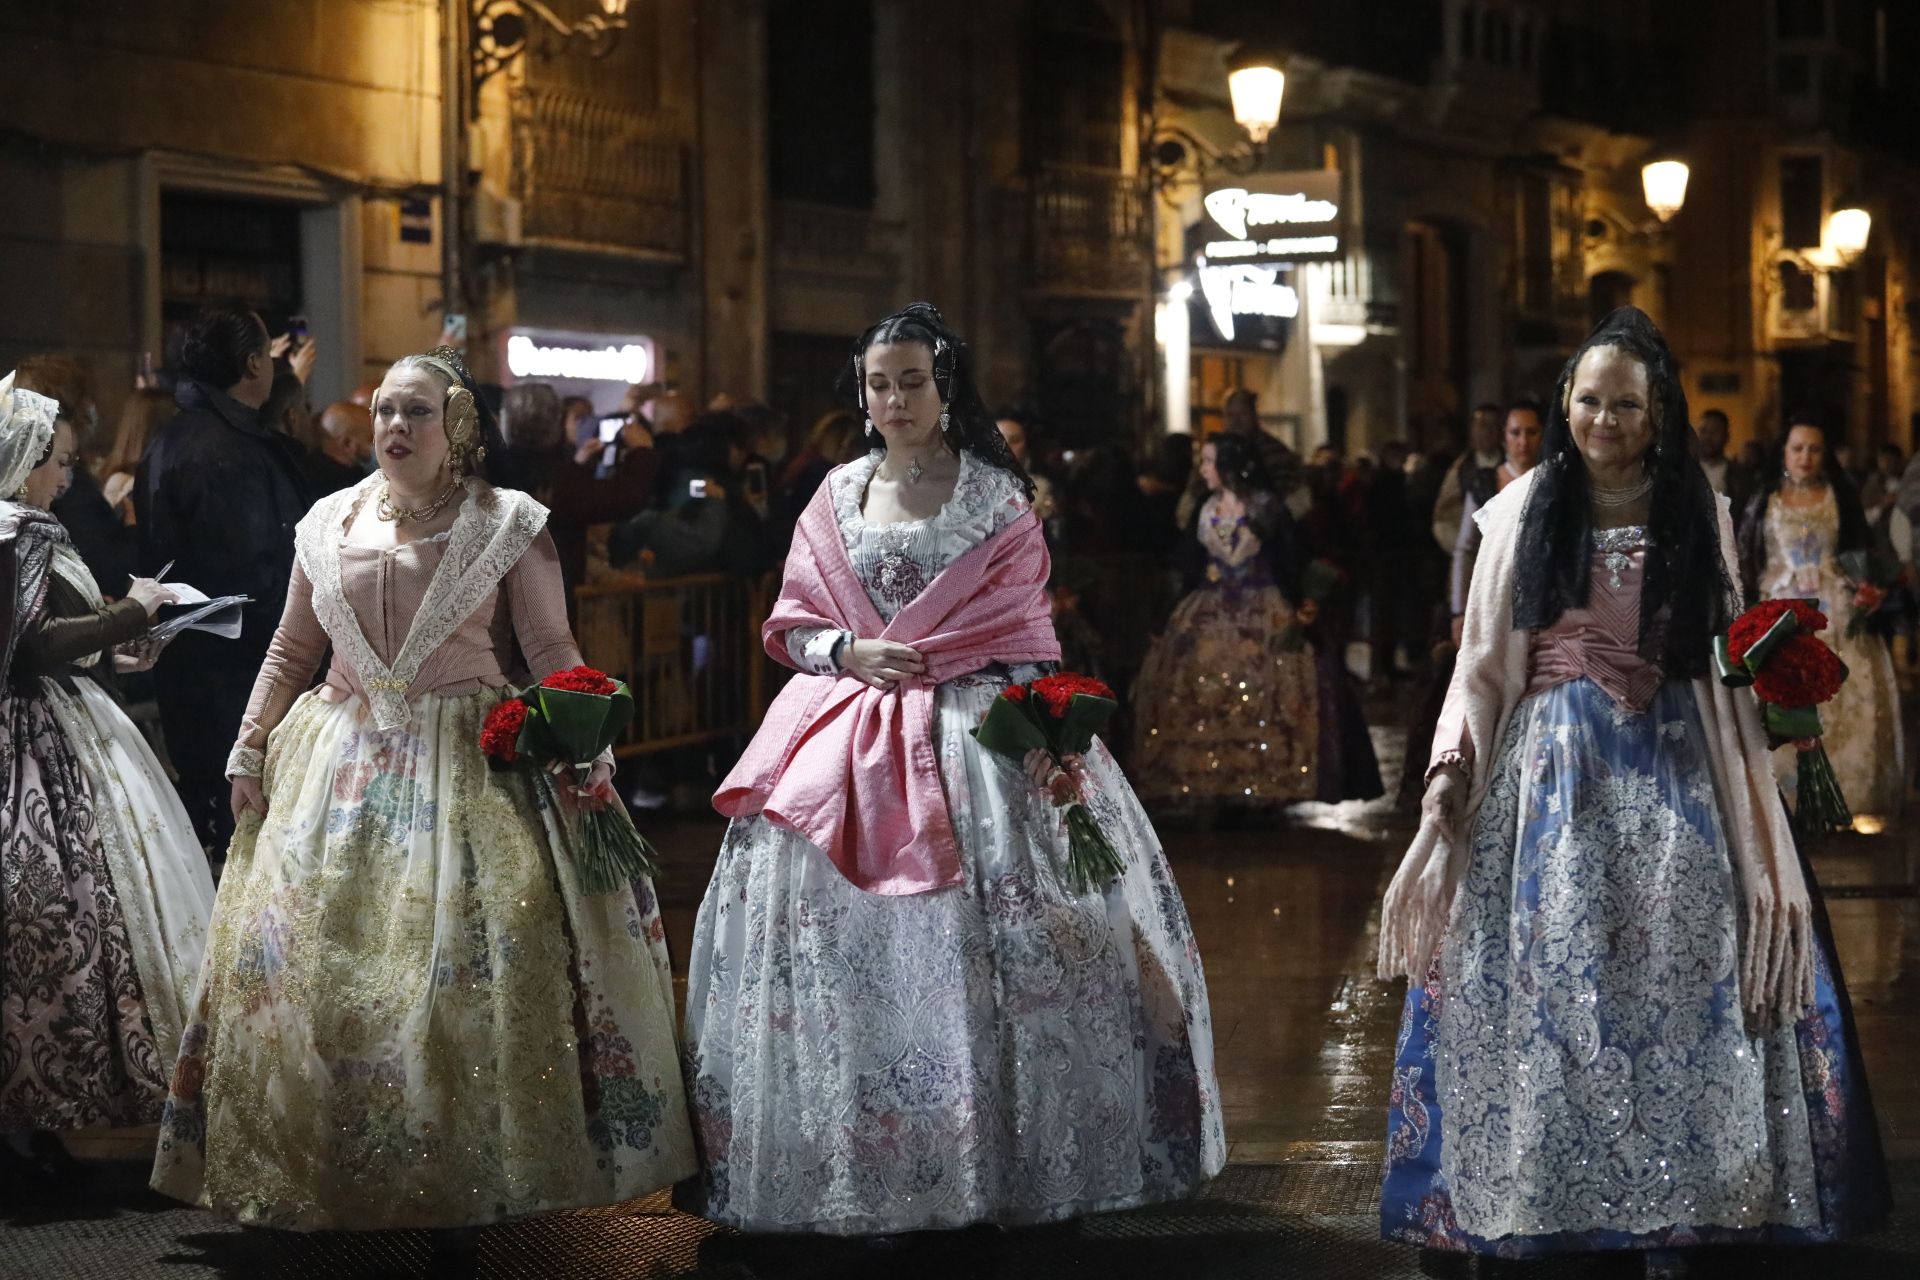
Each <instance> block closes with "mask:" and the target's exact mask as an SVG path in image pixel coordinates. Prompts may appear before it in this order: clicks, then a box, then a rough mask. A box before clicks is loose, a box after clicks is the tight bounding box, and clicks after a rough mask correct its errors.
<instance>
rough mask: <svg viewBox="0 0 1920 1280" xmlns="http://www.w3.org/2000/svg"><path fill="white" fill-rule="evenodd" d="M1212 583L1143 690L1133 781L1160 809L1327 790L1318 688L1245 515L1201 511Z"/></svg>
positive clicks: (1143, 671)
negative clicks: (1291, 640)
mask: <svg viewBox="0 0 1920 1280" xmlns="http://www.w3.org/2000/svg"><path fill="white" fill-rule="evenodd" d="M1198 532H1199V538H1200V545H1201V547H1202V548H1203V549H1204V550H1205V552H1206V556H1207V564H1206V570H1205V580H1204V581H1203V582H1201V583H1200V585H1199V586H1198V588H1197V589H1196V590H1194V591H1192V592H1190V593H1189V594H1188V595H1187V596H1186V597H1185V598H1184V599H1182V600H1181V601H1180V603H1179V604H1178V605H1176V606H1175V607H1174V610H1173V615H1172V616H1171V617H1170V618H1169V619H1168V620H1167V626H1166V630H1165V631H1163V632H1162V633H1161V634H1160V635H1158V636H1156V637H1155V638H1154V640H1153V643H1152V644H1151V646H1149V648H1148V650H1147V657H1146V661H1145V662H1144V663H1143V664H1142V665H1141V668H1140V676H1139V679H1137V680H1136V681H1135V682H1134V716H1133V720H1134V744H1133V762H1134V773H1135V775H1136V776H1137V777H1138V778H1139V779H1140V787H1139V791H1140V798H1141V800H1142V801H1143V802H1144V803H1146V804H1149V805H1153V806H1155V807H1156V809H1158V808H1160V807H1165V808H1188V807H1195V806H1200V805H1207V804H1222V803H1224V804H1230V805H1234V806H1238V807H1241V808H1271V807H1281V806H1285V805H1288V804H1292V803H1293V802H1295V801H1297V800H1312V799H1314V798H1315V797H1316V795H1317V794H1318V792H1319V788H1320V777H1319V756H1320V752H1319V737H1320V734H1319V725H1320V712H1319V702H1320V699H1319V678H1318V675H1317V673H1316V670H1315V665H1314V655H1313V651H1312V650H1311V649H1310V648H1309V647H1307V646H1306V645H1305V644H1304V643H1301V644H1300V645H1298V646H1297V647H1294V646H1291V645H1290V644H1289V642H1288V641H1287V639H1286V637H1287V634H1288V629H1289V627H1291V626H1293V625H1294V612H1293V606H1292V605H1291V604H1290V603H1289V602H1288V601H1287V598H1286V596H1285V595H1284V594H1282V592H1281V590H1280V587H1279V585H1278V584H1277V583H1276V582H1275V581H1274V575H1273V572H1272V570H1271V568H1270V567H1269V562H1268V556H1267V552H1266V548H1265V546H1264V545H1263V544H1262V542H1261V539H1260V536H1259V534H1258V533H1256V532H1255V530H1254V528H1253V524H1252V522H1251V521H1250V520H1249V519H1248V517H1247V515H1246V514H1245V513H1242V514H1239V515H1234V516H1226V515H1222V514H1221V511H1220V497H1219V495H1218V494H1215V495H1213V496H1211V497H1209V498H1208V499H1207V501H1206V503H1205V504H1204V505H1203V506H1202V507H1201V508H1200V525H1199V531H1198Z"/></svg>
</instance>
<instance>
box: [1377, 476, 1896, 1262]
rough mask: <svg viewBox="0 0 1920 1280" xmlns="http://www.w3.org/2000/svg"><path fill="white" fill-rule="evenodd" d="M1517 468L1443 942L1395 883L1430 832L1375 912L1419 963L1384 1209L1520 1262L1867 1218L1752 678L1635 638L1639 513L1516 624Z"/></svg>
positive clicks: (1838, 1058) (1498, 562) (1417, 854)
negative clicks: (1568, 597)
mask: <svg viewBox="0 0 1920 1280" xmlns="http://www.w3.org/2000/svg"><path fill="white" fill-rule="evenodd" d="M1527 488H1528V482H1522V483H1519V484H1515V485H1512V486H1510V488H1509V491H1508V492H1507V493H1505V494H1503V495H1501V497H1499V498H1497V499H1496V500H1495V501H1494V502H1493V503H1492V504H1490V506H1489V508H1488V512H1487V515H1486V516H1485V517H1483V521H1484V525H1485V528H1486V533H1487V541H1486V545H1485V547H1484V548H1483V550H1482V552H1481V560H1480V565H1479V567H1478V570H1477V572H1476V576H1475V581H1474V586H1473V595H1472V601H1471V604H1470V606H1469V609H1468V615H1467V618H1468V621H1467V628H1468V632H1467V639H1466V641H1465V643H1464V644H1463V648H1462V654H1461V673H1460V675H1459V676H1457V677H1456V679H1455V682H1454V686H1453V690H1452V693H1451V696H1450V698H1449V706H1448V712H1447V714H1446V715H1444V716H1443V717H1442V720H1441V726H1440V731H1439V733H1438V734H1437V735H1436V738H1435V748H1436V750H1435V766H1436V767H1439V765H1440V764H1441V763H1442V762H1443V761H1445V760H1448V759H1455V760H1459V761H1461V762H1463V763H1464V764H1466V765H1467V766H1468V767H1469V768H1470V769H1471V773H1472V777H1473V780H1474V781H1473V791H1472V795H1473V805H1472V808H1471V809H1470V814H1471V822H1470V826H1469V827H1468V828H1467V834H1466V838H1465V841H1464V847H1463V848H1461V849H1459V850H1458V851H1457V855H1458V859H1459V861H1458V862H1457V863H1456V867H1455V871H1454V874H1453V875H1452V877H1451V879H1450V883H1451V884H1454V885H1457V890H1455V891H1452V892H1451V894H1450V901H1451V914H1450V916H1449V917H1448V918H1447V919H1446V921H1445V924H1444V931H1443V933H1442V935H1441V941H1440V945H1439V946H1438V948H1437V951H1431V950H1425V949H1424V947H1423V944H1422V943H1420V942H1418V941H1415V940H1413V939H1417V938H1419V937H1421V936H1423V935H1421V934H1420V933H1419V931H1418V930H1417V929H1416V930H1414V931H1413V932H1411V933H1409V932H1407V931H1405V929H1403V925H1404V924H1405V923H1406V922H1408V921H1410V920H1411V919H1412V917H1411V916H1409V915H1408V914H1407V913H1406V912H1404V911H1403V910H1402V909H1401V908H1400V906H1399V905H1397V904H1399V903H1402V902H1404V899H1402V898H1401V896H1400V895H1401V894H1402V893H1403V892H1404V891H1406V890H1407V887H1408V885H1409V883H1410V881H1411V880H1417V879H1419V877H1420V874H1421V872H1422V870H1423V868H1422V866H1421V865H1420V864H1421V859H1422V856H1423V852H1422V846H1421V844H1420V843H1419V842H1416V846H1415V849H1414V850H1413V851H1410V853H1409V858H1408V862H1407V864H1406V865H1405V866H1403V868H1402V871H1401V873H1400V875H1399V876H1398V877H1396V881H1395V885H1394V888H1393V889H1392V890H1390V893H1389V901H1388V906H1387V907H1386V908H1385V909H1384V910H1383V949H1382V968H1383V973H1384V972H1388V971H1394V972H1405V971H1407V969H1408V968H1413V969H1414V970H1415V971H1416V973H1417V972H1419V971H1420V970H1422V969H1424V972H1425V977H1424V981H1416V982H1414V983H1413V984H1412V985H1411V987H1410V989H1409V991H1408V993H1407V1000H1406V1009H1405V1014H1404V1017H1403V1020H1402V1023H1401V1028H1400V1036H1399V1041H1398V1044H1397V1046H1396V1051H1395V1062H1394V1069H1393V1091H1392V1103H1391V1107H1390V1111H1389V1117H1388V1126H1387V1160H1386V1167H1385V1176H1384V1183H1383V1186H1382V1191H1381V1206H1380V1211H1381V1223H1382V1230H1383V1232H1384V1234H1385V1235H1386V1236H1387V1237H1388V1238H1391V1239H1396V1240H1403V1241H1407V1242H1409V1243H1413V1244H1418V1245H1423V1246H1427V1247H1431V1248H1437V1249H1445V1250H1458V1251H1471V1252H1476V1253H1490V1254H1496V1255H1504V1256H1511V1257H1519V1256H1527V1255H1531V1254H1537V1253H1545V1252H1552V1251H1557V1250H1601V1249H1635V1248H1642V1249H1644V1248H1660V1247H1669V1246H1679V1245H1692V1244H1711V1243H1732V1242H1739V1241H1776V1242H1808V1241H1820V1240H1830V1239H1833V1238H1835V1237H1837V1236H1839V1235H1841V1234H1844V1233H1847V1232H1849V1231H1851V1230H1855V1229H1858V1228H1859V1227H1860V1226H1862V1225H1863V1224H1866V1223H1870V1222H1871V1221H1872V1220H1873V1219H1874V1218H1875V1217H1877V1216H1878V1215H1879V1214H1880V1213H1881V1212H1883V1211H1884V1207H1885V1202H1886V1201H1885V1194H1886V1184H1885V1180H1884V1166H1883V1164H1882V1162H1881V1157H1880V1151H1879V1144H1878V1135H1877V1133H1876V1131H1875V1128H1874V1117H1873V1113H1872V1108H1871V1104H1870V1102H1869V1100H1868V1096H1867V1092H1866V1084H1865V1080H1864V1078H1863V1077H1862V1074H1861V1063H1860V1058H1859V1053H1858V1049H1857V1047H1856V1046H1855V1042H1854V1040H1853V1035H1852V1025H1851V1019H1850V1014H1849V1012H1848V1006H1847V1002H1846V993H1845V988H1844V986H1843V984H1842V983H1841V981H1840V977H1839V974H1838V971H1837V970H1836V969H1835V967H1834V963H1833V952H1832V947H1831V942H1830V938H1829V936H1828V934H1827V932H1826V927H1825V920H1824V916H1823V915H1822V913H1821V912H1820V911H1819V909H1818V899H1817V896H1816V897H1813V898H1812V899H1811V900H1810V899H1809V897H1808V894H1807V891H1806V889H1805V887H1804V886H1803V883H1802V882H1803V880H1804V878H1805V870H1804V863H1803V862H1802V861H1801V860H1800V859H1798V857H1797V856H1796V853H1795V851H1794V850H1793V848H1792V845H1791V840H1790V837H1789V835H1788V834H1787V828H1786V823H1785V818H1784V814H1783V813H1782V812H1781V810H1780V805H1779V801H1778V796H1777V792H1776V791H1775V790H1774V787H1773V782H1772V774H1771V770H1770V767H1769V761H1768V758H1767V751H1766V745H1765V736H1764V734H1763V733H1762V732H1761V730H1760V728H1759V720H1758V716H1757V713H1756V711H1755V706H1754V703H1753V701H1752V698H1751V695H1750V693H1748V692H1746V691H1733V690H1728V689H1726V688H1724V687H1723V686H1721V685H1719V683H1718V682H1717V681H1713V680H1710V679H1706V678H1703V679H1701V680H1697V681H1682V680H1676V679H1669V678H1667V677H1666V676H1665V675H1664V674H1663V673H1662V671H1661V670H1660V669H1659V668H1658V667H1657V666H1655V665H1652V664H1650V663H1649V662H1648V661H1647V660H1646V659H1644V658H1643V657H1642V656H1641V655H1640V653H1639V601H1640V589H1641V580H1642V574H1643V571H1644V562H1645V553H1646V538H1645V534H1644V532H1643V531H1642V530H1641V529H1638V528H1628V529H1613V530H1605V531H1596V532H1595V534H1594V551H1593V556H1594V559H1593V565H1592V576H1591V582H1590V598H1589V602H1588V604H1587V606H1586V607H1585V608H1579V609H1568V610H1567V611H1566V612H1565V613H1564V614H1563V615H1562V616H1561V618H1560V619H1559V620H1558V621H1557V622H1555V623H1554V624H1553V625H1552V626H1550V627H1548V628H1545V629H1543V630H1540V631H1536V632H1532V633H1524V632H1516V631H1514V630H1513V629H1512V603H1511V597H1512V592H1511V582H1512V564H1513V558H1514V557H1513V544H1514V541H1515V538H1516V526H1517V525H1518V524H1519V520H1520V514H1521V510H1522V507H1523V505H1524V501H1525V497H1526V490H1527ZM1721 501H1722V519H1721V525H1722V544H1723V547H1722V551H1723V556H1724V558H1725V563H1726V564H1727V565H1728V567H1729V570H1730V576H1732V573H1731V571H1732V570H1733V566H1734V564H1735V562H1734V559H1733V555H1732V525H1731V522H1730V521H1729V520H1728V519H1727V517H1726V515H1725V508H1724V501H1725V500H1724V499H1722V500H1721ZM1503 719H1504V725H1502V724H1501V721H1502V720H1503ZM1426 831H1427V828H1426V826H1424V825H1423V837H1424V834H1425V832H1426ZM1436 856H1443V857H1444V856H1445V855H1444V854H1441V855H1436ZM1461 863H1463V864H1464V865H1460V864H1461ZM1439 865H1440V864H1437V863H1434V864H1429V865H1428V868H1427V869H1431V870H1438V869H1439ZM1423 927H1424V926H1423ZM1423 954H1425V955H1431V956H1432V961H1431V965H1430V967H1427V966H1425V965H1423V963H1422V961H1421V959H1420V958H1419V957H1421V956H1422V955H1423ZM1769 1010H1771V1011H1776V1012H1777V1011H1780V1010H1785V1011H1786V1015H1785V1016H1784V1017H1775V1018H1771V1019H1769V1018H1768V1017H1767V1013H1768V1011H1769Z"/></svg>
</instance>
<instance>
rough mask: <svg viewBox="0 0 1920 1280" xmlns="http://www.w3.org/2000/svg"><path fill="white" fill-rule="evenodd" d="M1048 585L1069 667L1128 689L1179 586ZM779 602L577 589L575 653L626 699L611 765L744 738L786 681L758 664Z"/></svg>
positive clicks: (1130, 578) (1100, 581) (757, 589)
mask: <svg viewBox="0 0 1920 1280" xmlns="http://www.w3.org/2000/svg"><path fill="white" fill-rule="evenodd" d="M1055 581H1056V582H1057V583H1060V584H1061V585H1064V586H1069V587H1070V588H1071V589H1072V591H1073V592H1074V594H1075V595H1077V597H1078V599H1079V604H1080V614H1081V616H1082V617H1083V618H1084V619H1085V620H1086V624H1087V627H1086V631H1085V632H1083V634H1085V635H1087V636H1088V637H1089V639H1090V640H1091V641H1092V643H1093V645H1094V647H1095V651H1094V652H1087V653H1081V652H1074V651H1073V637H1072V635H1071V633H1070V631H1069V630H1068V629H1065V628H1063V631H1062V636H1061V639H1062V641H1063V643H1065V644H1066V645H1067V647H1068V649H1069V652H1068V653H1067V654H1066V655H1065V656H1066V659H1067V662H1068V665H1070V666H1081V667H1085V668H1087V669H1091V670H1096V671H1098V672H1099V673H1100V674H1102V675H1104V676H1105V677H1106V678H1107V679H1109V680H1113V681H1116V682H1117V683H1118V684H1120V685H1122V686H1124V685H1125V684H1126V683H1127V682H1128V681H1129V680H1130V679H1131V677H1132V675H1133V673H1134V672H1135V671H1136V670H1138V668H1139V665H1140V660H1141V658H1142V656H1143V655H1144V653H1145V651H1146V645H1147V641H1148V639H1149V638H1150V637H1151V636H1152V634H1153V632H1154V631H1156V630H1158V629H1159V627H1160V626H1161V625H1162V624H1163V623H1164V622H1165V621H1166V614H1167V611H1168V610H1169V609H1170V608H1171V607H1172V604H1173V600H1174V599H1175V598H1177V586H1176V584H1175V583H1174V582H1172V581H1171V580H1170V578H1169V575H1168V574H1167V573H1166V571H1165V570H1164V569H1163V568H1162V567H1161V566H1160V565H1159V564H1158V563H1157V562H1156V561H1154V560H1153V559H1151V558H1150V557H1145V556H1080V557H1062V558H1061V559H1060V560H1059V561H1058V562H1057V564H1056V574H1055ZM778 591H779V582H778V580H777V579H775V578H771V577H764V578H742V577H737V576H734V575H732V574H724V573H706V574H697V575H692V576H688V577H683V578H661V579H656V580H652V581H648V582H645V583H641V584H637V585H624V584H588V585H585V586H581V587H579V588H577V589H576V592H575V596H576V599H577V600H578V602H579V607H580V615H579V620H578V623H577V625H576V628H575V632H576V636H577V638H578V639H579V642H580V652H581V655H582V657H583V658H584V659H585V661H586V662H587V664H588V665H589V666H594V667H598V668H599V669H600V670H602V671H605V672H607V673H608V674H609V675H612V676H615V677H617V678H619V679H621V680H625V681H626V682H627V684H628V686H629V687H630V688H631V689H632V690H633V699H634V718H633V723H632V724H631V725H629V726H628V727H627V731H626V733H625V735H624V736H622V738H621V739H620V741H619V742H618V743H616V744H615V747H614V750H615V752H616V754H619V755H622V756H637V755H645V754H648V753H650V752H656V751H668V750H672V749H673V748H675V747H687V746H695V745H699V744H701V743H707V742H714V741H718V740H722V739H726V738H731V737H745V736H746V735H749V734H751V733H752V732H753V730H754V729H755V728H757V727H758V726H759V723H760V720H761V717H762V716H764V715H765V714H766V709H767V704H768V703H769V702H770V701H771V700H772V698H773V695H774V694H776V693H778V692H779V690H780V687H781V685H782V684H784V683H785V681H786V679H787V677H788V676H789V675H791V674H792V673H791V672H789V671H788V670H787V669H786V668H785V667H782V666H779V665H777V664H776V663H774V662H773V661H772V660H771V659H769V658H768V657H767V656H766V652H765V651H764V650H763V649H762V648H761V645H760V627H761V624H762V623H764V622H765V621H766V617H767V612H768V610H769V609H770V608H771V607H772V604H773V600H774V597H775V596H776V594H777V593H778Z"/></svg>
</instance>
